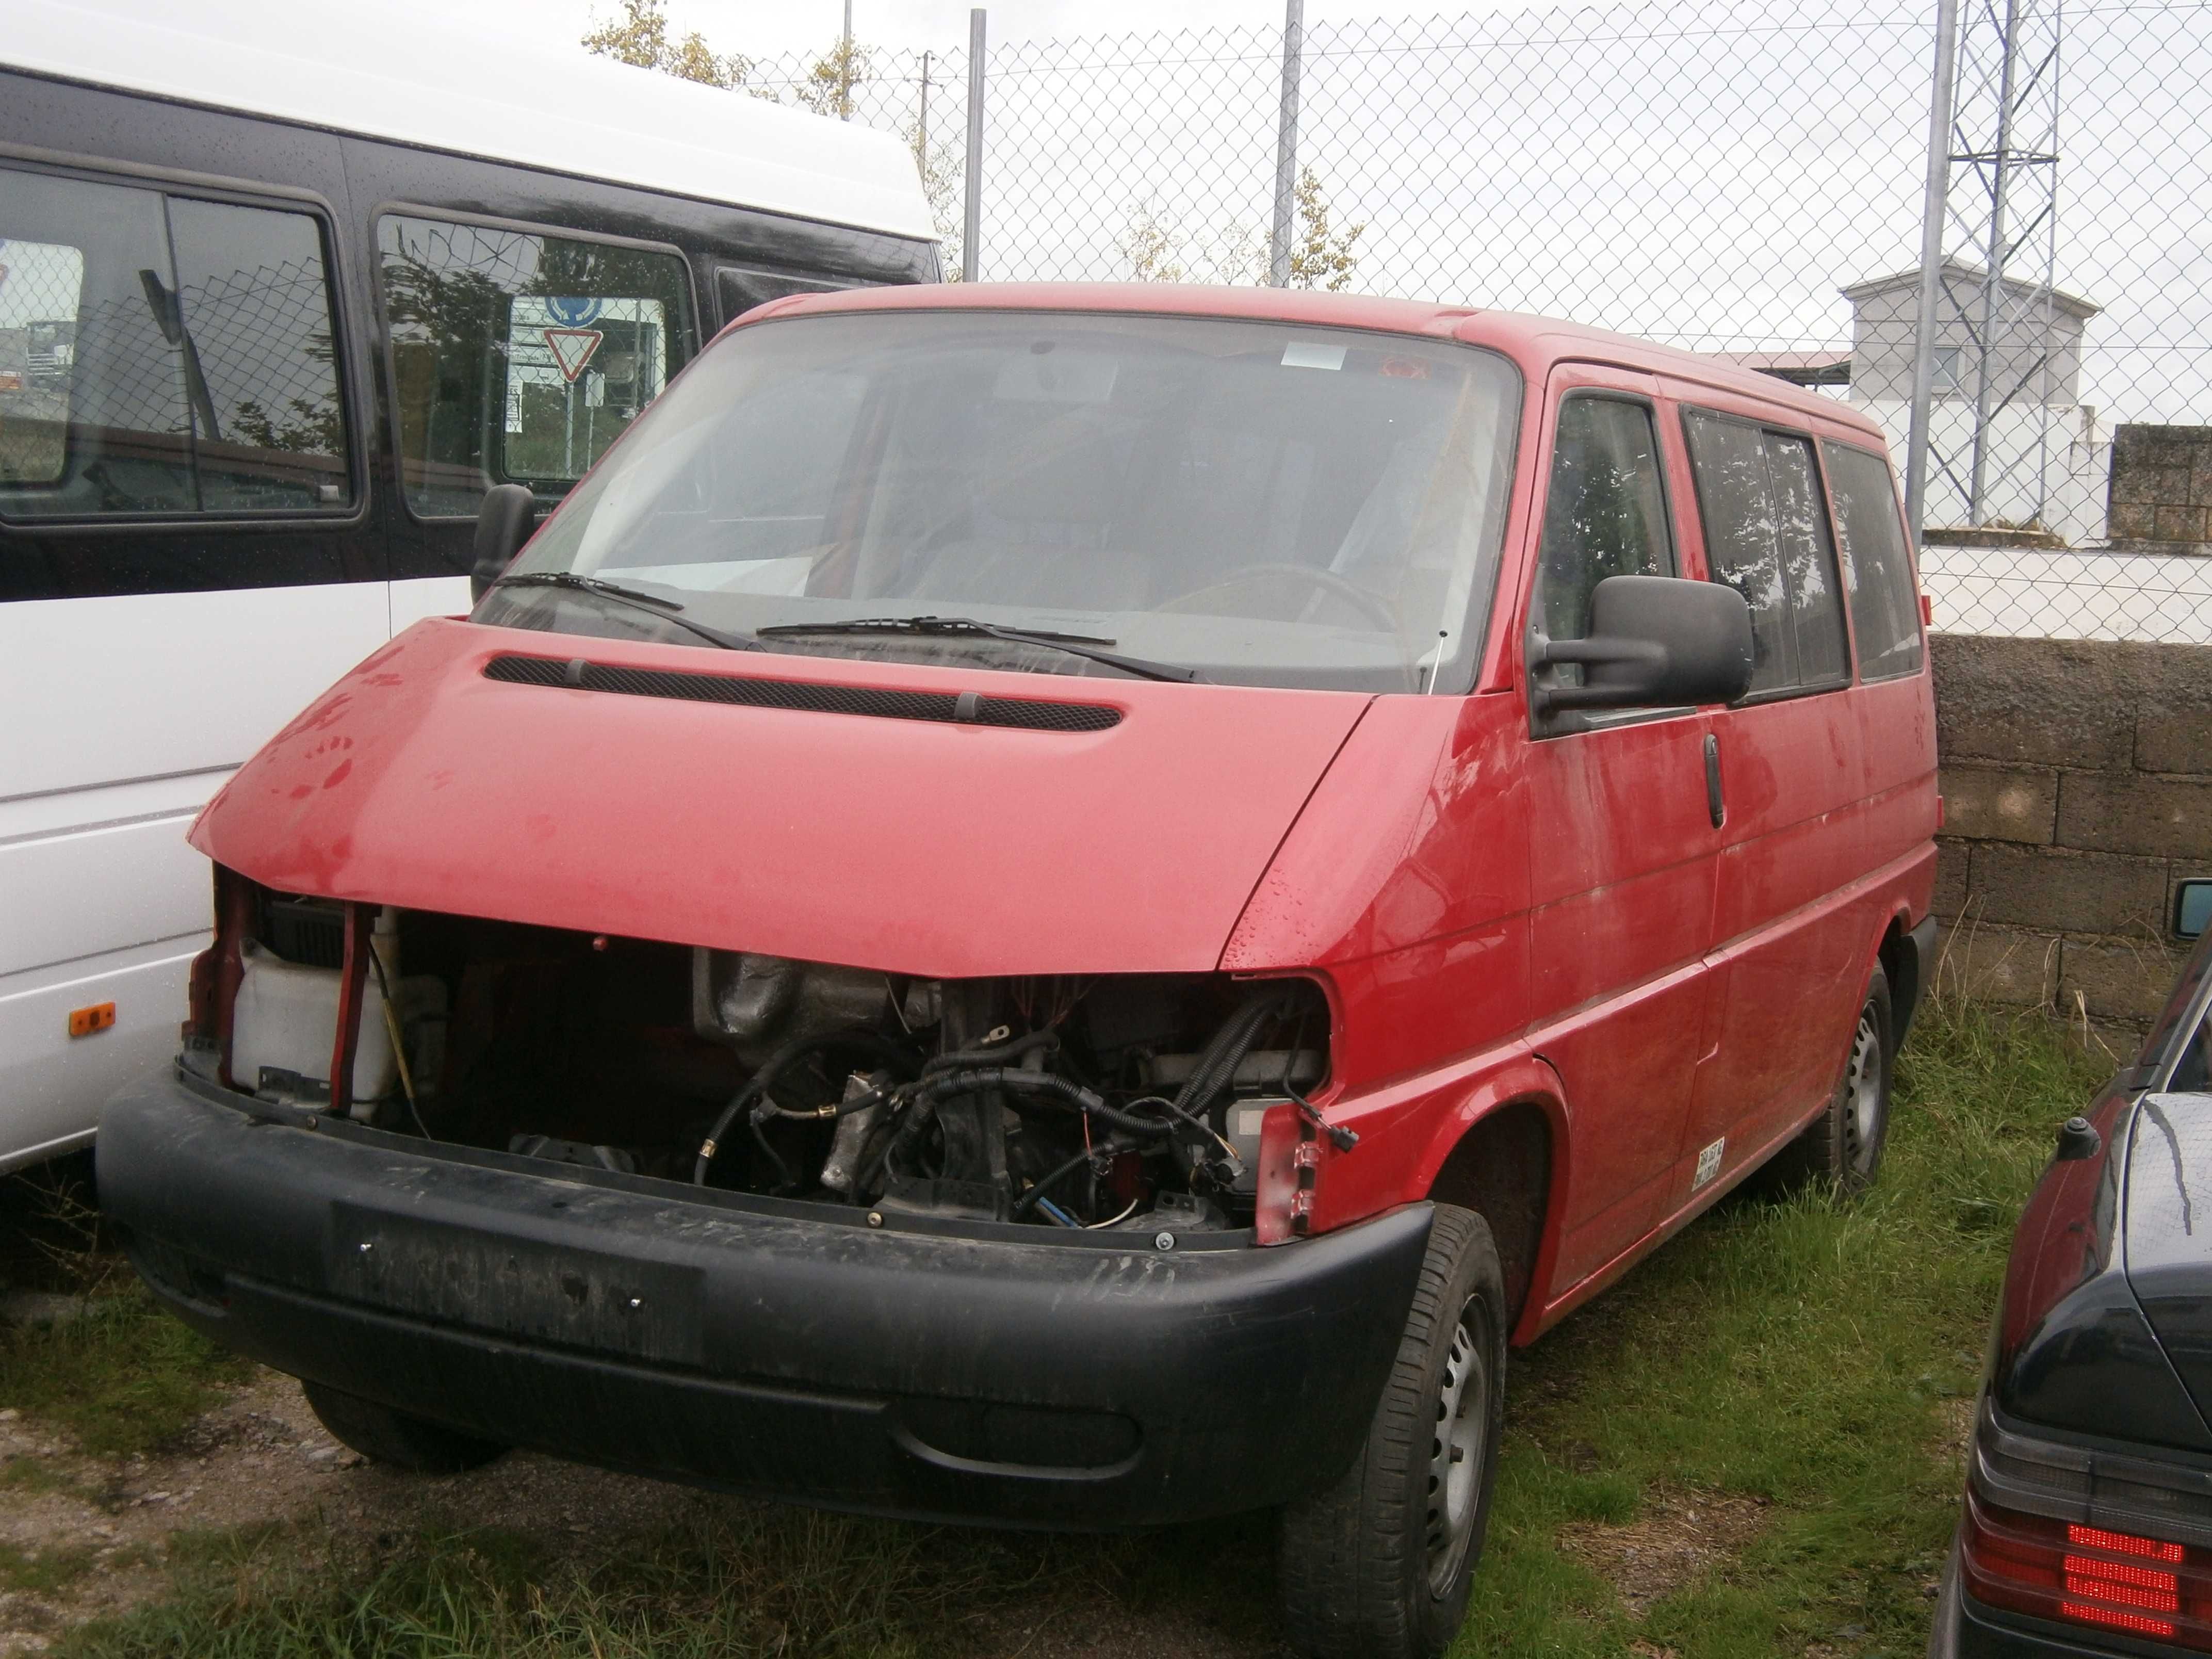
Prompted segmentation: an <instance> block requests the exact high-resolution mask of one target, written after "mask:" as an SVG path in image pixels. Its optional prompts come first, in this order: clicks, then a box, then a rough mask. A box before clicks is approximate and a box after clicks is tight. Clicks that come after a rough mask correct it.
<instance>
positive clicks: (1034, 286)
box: [734, 283, 1887, 444]
mask: <svg viewBox="0 0 2212 1659" xmlns="http://www.w3.org/2000/svg"><path fill="white" fill-rule="evenodd" d="M946 309H963V310H1007V311H1119V312H1142V313H1151V314H1153V315H1158V316H1180V317H1235V318H1249V319H1257V320H1261V321H1268V322H1284V323H1290V324H1292V325H1303V326H1304V327H1308V328H1371V329H1383V330H1387V331H1389V332H1391V333H1395V334H1426V335H1430V336H1432V337H1452V338H1456V339H1461V340H1465V341H1468V342H1470V343H1475V344H1480V345H1487V346H1493V347H1496V348H1497V349H1499V350H1501V351H1504V352H1506V353H1507V354H1508V355H1510V356H1513V357H1515V358H1516V359H1518V360H1520V361H1522V362H1560V361H1565V360H1573V359H1582V360H1585V361H1589V362H1606V363H1614V364H1619V365H1620V366H1622V367H1624V368H1632V369H1639V370H1642V371H1644V372H1645V373H1647V374H1670V375H1674V376H1675V377H1676V378H1678V379H1681V380H1696V381H1699V382H1702V383H1703V384H1705V385H1706V386H1717V387H1721V388H1723V389H1725V390H1728V391H1730V392H1740V393H1741V394H1743V395H1744V396H1747V397H1752V398H1762V399H1764V400H1765V401H1766V402H1768V403H1771V404H1778V405H1780V406H1782V407H1784V408H1790V409H1796V410H1802V411H1803V412H1804V413H1805V414H1806V415H1807V416H1810V417H1814V418H1817V419H1820V420H1825V421H1828V422H1834V423H1837V424H1840V425H1844V426H1849V427H1853V428H1859V429H1861V430H1863V432H1865V433H1866V434H1867V435H1869V436H1870V437H1874V438H1876V439H1879V440H1881V441H1883V442H1884V443H1885V444H1886V443H1887V440H1886V439H1881V428H1879V427H1878V426H1876V425H1875V424H1874V422H1872V421H1870V420H1869V419H1868V418H1867V416H1865V415H1864V413H1863V412H1862V411H1861V410H1857V409H1854V408H1852V407H1851V406H1850V404H1846V403H1844V402H1843V401H1841V400H1840V399H1838V398H1824V397H1822V396H1820V394H1819V393H1818V392H1808V391H1807V390H1806V389H1804V388H1803V387H1802V386H1792V385H1791V384H1790V382H1788V381H1787V380H1778V379H1776V378H1775V377H1774V376H1773V375H1771V374H1759V373H1758V372H1757V371H1756V370H1753V369H1748V368H1740V367H1738V366H1737V365H1736V364H1735V363H1732V362H1729V361H1728V360H1727V359H1726V358H1724V357H1720V356H1710V355H1707V354H1705V353H1702V352H1696V351H1683V350H1680V349H1677V348H1675V347H1674V346H1663V345H1656V344H1654V343H1652V342H1650V341H1649V340H1639V339H1637V338H1635V337H1632V336H1630V335H1626V334H1613V333H1608V332H1607V331H1606V330H1604V329H1601V328H1590V327H1588V326H1586V325H1583V324H1581V323H1570V322H1565V321H1563V320H1561V319H1558V318H1555V317H1532V316H1528V315H1527V314H1525V313H1520V312H1513V311H1485V310H1479V309H1477V308H1475V307H1472V306H1448V305H1439V304H1437V303H1436V302H1435V301H1427V300H1383V299H1375V298H1371V297H1370V296H1368V295H1358V294H1324V293H1318V292H1316V291H1315V290H1312V289H1281V288H1208V287H1202V286H1199V285H1196V284H1191V283H961V284H956V285H952V286H948V287H921V288H914V287H900V288H865V289H843V290H842V291H840V292H838V293H835V294H814V295H793V297H791V298H789V299H786V300H778V301H775V302H774V303H772V304H770V305H767V306H763V307H761V308H760V309H759V310H757V311H755V312H752V313H749V314H748V315H747V316H746V318H745V319H744V322H743V323H741V324H738V325H734V326H746V325H750V324H752V323H754V322H757V321H762V320H765V319H770V318H775V317H787V316H791V315H793V314H795V313H803V312H814V311H931V310H946Z"/></svg>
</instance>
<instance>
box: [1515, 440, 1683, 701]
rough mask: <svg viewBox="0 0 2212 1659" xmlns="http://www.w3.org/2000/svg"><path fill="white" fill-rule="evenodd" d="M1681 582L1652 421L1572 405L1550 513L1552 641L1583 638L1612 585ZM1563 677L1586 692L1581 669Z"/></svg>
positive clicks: (1547, 573) (1547, 552)
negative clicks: (1636, 580) (1601, 591)
mask: <svg viewBox="0 0 2212 1659" xmlns="http://www.w3.org/2000/svg"><path fill="white" fill-rule="evenodd" d="M1673 574H1674V544H1673V542H1672V540H1671V539H1670V538H1669V537H1668V532H1667V491H1666V486H1665V483H1664V482H1663V481H1662V476H1661V471H1660V465H1659V442H1658V437H1657V435H1656V433H1655V432H1654V431H1653V429H1652V426H1651V411H1650V410H1649V409H1648V408H1646V407H1645V406H1644V404H1636V403H1628V402H1625V401H1623V400H1621V399H1619V398H1596V397H1571V398H1568V399H1567V401H1566V403H1565V404H1564V405H1562V406H1561V408H1560V410H1559V437H1558V440H1557V441H1556V442H1555V443H1554V444H1553V448H1552V487H1551V490H1550V493H1549V495H1547V498H1546V502H1545V507H1544V550H1543V577H1542V580H1543V587H1542V590H1541V600H1540V603H1541V606H1542V613H1541V624H1542V627H1543V630H1544V636H1545V638H1547V639H1548V640H1579V639H1583V638H1584V637H1586V636H1587V635H1589V611H1590V596H1591V594H1593V593H1594V592H1596V591H1597V585H1598V584H1599V583H1600V582H1601V581H1603V580H1605V579H1606V578H1607V577H1608V576H1671V575H1673ZM1556 671H1557V672H1558V674H1559V684H1562V685H1579V684H1582V678H1583V671H1582V666H1581V665H1580V664H1577V663H1568V664H1565V665H1560V666H1559V668H1558V669H1557V670H1556Z"/></svg>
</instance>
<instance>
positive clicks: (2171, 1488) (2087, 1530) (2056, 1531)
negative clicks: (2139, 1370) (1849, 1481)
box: [1959, 1401, 2212, 1652]
mask: <svg viewBox="0 0 2212 1659" xmlns="http://www.w3.org/2000/svg"><path fill="white" fill-rule="evenodd" d="M1959 1575H1960V1576H1959V1582H1960V1588H1961V1589H1963V1590H1965V1592H1966V1595H1968V1596H1969V1597H1971V1598H1972V1600H1973V1601H1977V1602H1979V1603H1980V1604H1981V1605H1982V1606H1984V1607H1991V1608H1996V1609H2001V1610H2003V1611H2008V1612H2012V1613H2027V1614H2030V1615H2032V1616H2033V1617H2035V1618H2039V1619H2046V1620H2053V1621H2056V1622H2057V1623H2062V1624H2069V1625H2080V1626H2092V1627H2094V1628H2096V1629H2099V1630H2106V1631H2112V1632H2117V1633H2120V1634H2124V1635H2127V1636H2132V1637H2136V1638H2141V1639H2144V1640H2148V1641H2154V1642H2165V1643H2171V1644H2173V1645H2175V1646H2177V1647H2183V1648H2190V1649H2194V1650H2197V1651H2199V1652H2212V1472H2208V1471H2207V1470H2205V1469H2203V1468H2200V1467H2197V1464H2196V1463H2195V1462H2193V1461H2191V1462H2183V1461H2180V1460H2177V1459H2172V1458H2170V1457H2166V1456H2161V1455H2158V1454H2157V1452H2156V1451H2155V1449H2154V1448H2150V1447H2145V1448H2143V1449H2142V1451H2141V1452H2118V1451H2113V1450H2109V1449H2105V1448H2102V1447H2097V1446H2091V1445H2085V1444H2081V1443H2073V1442H2069V1441H2063V1440H2059V1439H2054V1438H2051V1437H2047V1436H2046V1434H2045V1432H2044V1431H2030V1430H2029V1429H2028V1428H2027V1425H2014V1424H2012V1423H2010V1422H2009V1421H2008V1420H2007V1421H2001V1420H2000V1419H1999V1418H1998V1416H1997V1413H1996V1411H1995V1409H1994V1408H1993V1407H1991V1406H1990V1404H1989V1402H1987V1401H1984V1403H1983V1406H1982V1410H1981V1413H1980V1417H1979V1420H1978V1422H1977V1424H1976V1425H1975V1431H1974V1446H1973V1453H1972V1459H1971V1464H1970V1468H1969V1470H1968V1473H1967V1476H1966V1515H1965V1517H1964V1520H1963V1522H1961V1524H1960V1528H1959Z"/></svg>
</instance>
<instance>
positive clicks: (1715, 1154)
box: [1690, 1135, 1728, 1193]
mask: <svg viewBox="0 0 2212 1659" xmlns="http://www.w3.org/2000/svg"><path fill="white" fill-rule="evenodd" d="M1727 1145H1728V1137H1727V1136H1726V1135H1723V1136H1722V1137H1721V1138H1720V1139H1718V1140H1716V1141H1715V1142H1713V1144H1712V1145H1711V1146H1708V1147H1706V1148H1705V1150H1704V1151H1702V1152H1699V1154H1698V1172H1697V1174H1695V1175H1694V1176H1691V1177H1690V1190H1691V1191H1692V1192H1693V1193H1694V1192H1695V1191H1697V1190H1698V1188H1700V1187H1702V1186H1704V1185H1705V1183H1706V1182H1708V1181H1711V1179H1712V1178H1713V1177H1714V1176H1717V1175H1718V1174H1719V1173H1720V1172H1721V1151H1722V1149H1723V1147H1725V1146H1727Z"/></svg>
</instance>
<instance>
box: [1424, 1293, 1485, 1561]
mask: <svg viewBox="0 0 2212 1659" xmlns="http://www.w3.org/2000/svg"><path fill="white" fill-rule="evenodd" d="M1487 1326H1488V1321H1487V1320H1486V1317H1485V1316H1484V1312H1483V1309H1482V1305H1481V1304H1480V1303H1479V1302H1477V1301H1475V1300H1474V1298H1472V1297H1469V1298H1468V1304H1467V1305H1466V1306H1465V1307H1464V1308H1462V1309H1461V1310H1460V1316H1459V1318H1458V1319H1457V1320H1456V1321H1455V1322H1454V1324H1453V1326H1452V1341H1451V1348H1450V1350H1449V1352H1447V1353H1446V1354H1445V1355H1444V1365H1443V1379H1442V1383H1441V1386H1440V1387H1439V1388H1438V1389H1437V1403H1436V1419H1435V1420H1434V1422H1432V1423H1431V1425H1430V1438H1429V1472H1428V1528H1427V1542H1428V1556H1429V1589H1430V1591H1431V1594H1433V1595H1440V1596H1441V1595H1448V1594H1449V1593H1450V1590H1451V1585H1452V1581H1453V1579H1455V1578H1456V1577H1458V1576H1459V1571H1460V1567H1461V1565H1462V1564H1463V1563H1464V1562H1465V1561H1466V1559H1467V1552H1468V1544H1469V1542H1470V1541H1472V1540H1473V1539H1474V1516H1475V1510H1476V1508H1477V1506H1478V1504H1480V1500H1481V1496H1482V1490H1481V1488H1482V1465H1483V1454H1484V1450H1485V1443H1486V1440H1487V1439H1488V1437H1489V1433H1490V1376H1489V1373H1488V1370H1487V1368H1486V1366H1485V1365H1484V1364H1483V1355H1484V1349H1483V1346H1482V1343H1481V1340H1480V1334H1479V1333H1480V1332H1481V1331H1483V1330H1486V1328H1487Z"/></svg>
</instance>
